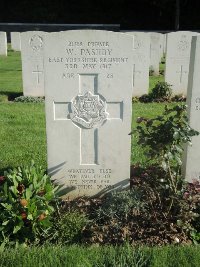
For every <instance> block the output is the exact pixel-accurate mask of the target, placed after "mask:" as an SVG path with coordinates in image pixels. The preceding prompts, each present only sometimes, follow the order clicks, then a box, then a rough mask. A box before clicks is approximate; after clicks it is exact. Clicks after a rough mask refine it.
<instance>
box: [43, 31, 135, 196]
mask: <svg viewBox="0 0 200 267" xmlns="http://www.w3.org/2000/svg"><path fill="white" fill-rule="evenodd" d="M132 49H133V37H132V36H128V35H126V34H121V33H113V32H108V31H95V30H82V31H81V30H80V31H79V30H78V31H68V32H62V33H51V34H47V35H46V37H45V65H44V66H45V106H46V125H47V151H48V171H49V174H50V175H51V176H52V179H53V180H56V181H57V182H58V183H60V184H63V186H64V188H66V189H67V190H68V191H69V193H68V194H67V195H66V197H69V198H75V197H78V196H83V195H87V196H94V195H95V194H97V193H105V192H107V191H109V190H114V189H117V188H118V189H123V188H124V187H126V186H127V185H128V184H129V177H130V148H131V138H130V135H129V133H130V130H131V99H132V67H133V62H132Z"/></svg>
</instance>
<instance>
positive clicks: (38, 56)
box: [21, 31, 45, 96]
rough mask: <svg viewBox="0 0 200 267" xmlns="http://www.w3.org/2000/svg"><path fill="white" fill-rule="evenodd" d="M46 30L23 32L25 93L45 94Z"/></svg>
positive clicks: (33, 94) (22, 53)
mask: <svg viewBox="0 0 200 267" xmlns="http://www.w3.org/2000/svg"><path fill="white" fill-rule="evenodd" d="M44 35H45V33H44V32H40V31H30V32H23V33H21V55H22V77H23V94H24V95H25V96H44V62H43V52H44V50H43V48H44Z"/></svg>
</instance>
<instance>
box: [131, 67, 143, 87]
mask: <svg viewBox="0 0 200 267" xmlns="http://www.w3.org/2000/svg"><path fill="white" fill-rule="evenodd" d="M137 73H139V74H141V73H142V72H141V71H140V70H136V67H135V64H134V65H133V86H135V79H136V74H137Z"/></svg>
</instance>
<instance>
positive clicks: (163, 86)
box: [150, 82, 172, 100]
mask: <svg viewBox="0 0 200 267" xmlns="http://www.w3.org/2000/svg"><path fill="white" fill-rule="evenodd" d="M171 95H172V89H171V85H170V84H168V83H166V82H158V83H157V84H156V85H155V87H154V88H153V89H152V92H151V93H150V96H151V98H152V99H154V100H155V99H156V100H170V98H171Z"/></svg>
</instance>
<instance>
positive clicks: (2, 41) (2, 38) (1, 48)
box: [0, 32, 7, 56]
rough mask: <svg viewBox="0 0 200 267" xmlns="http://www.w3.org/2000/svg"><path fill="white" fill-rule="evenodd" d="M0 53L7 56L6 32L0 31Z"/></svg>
mask: <svg viewBox="0 0 200 267" xmlns="http://www.w3.org/2000/svg"><path fill="white" fill-rule="evenodd" d="M0 55H2V56H7V36H6V32H0Z"/></svg>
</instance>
